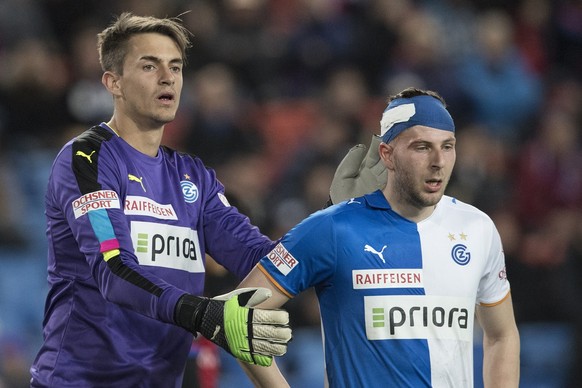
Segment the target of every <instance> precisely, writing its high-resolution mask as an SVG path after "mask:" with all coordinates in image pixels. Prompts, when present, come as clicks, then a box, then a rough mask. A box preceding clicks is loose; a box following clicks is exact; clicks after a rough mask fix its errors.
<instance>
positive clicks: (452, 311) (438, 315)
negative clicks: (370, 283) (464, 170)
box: [364, 295, 475, 342]
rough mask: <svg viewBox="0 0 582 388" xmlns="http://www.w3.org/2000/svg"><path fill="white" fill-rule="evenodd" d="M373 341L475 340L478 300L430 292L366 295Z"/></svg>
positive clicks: (367, 317) (367, 313) (365, 306)
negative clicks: (474, 324)
mask: <svg viewBox="0 0 582 388" xmlns="http://www.w3.org/2000/svg"><path fill="white" fill-rule="evenodd" d="M364 309H365V316H366V318H365V320H366V336H367V337H368V339H369V340H390V339H454V340H460V341H467V342H469V341H472V338H473V314H474V309H475V304H474V301H471V299H470V298H462V297H448V296H447V297H445V296H430V295H398V296H366V297H364Z"/></svg>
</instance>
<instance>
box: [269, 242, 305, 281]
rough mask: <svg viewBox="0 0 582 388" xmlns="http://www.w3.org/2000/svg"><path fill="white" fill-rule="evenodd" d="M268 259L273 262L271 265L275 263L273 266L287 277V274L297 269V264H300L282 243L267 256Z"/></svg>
mask: <svg viewBox="0 0 582 388" xmlns="http://www.w3.org/2000/svg"><path fill="white" fill-rule="evenodd" d="M267 257H268V258H269V260H271V263H273V265H274V266H275V267H277V269H278V270H279V271H280V272H281V273H282V274H283V275H285V276H287V274H288V273H289V272H291V270H292V269H293V268H295V267H296V266H297V264H299V262H298V261H297V259H295V257H293V255H292V254H291V253H289V251H287V249H285V247H284V246H283V244H281V243H279V244H277V246H276V247H275V248H274V249H273V250H272V251H271V252H269V253H268V254H267Z"/></svg>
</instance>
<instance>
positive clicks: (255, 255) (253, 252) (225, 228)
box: [202, 167, 276, 279]
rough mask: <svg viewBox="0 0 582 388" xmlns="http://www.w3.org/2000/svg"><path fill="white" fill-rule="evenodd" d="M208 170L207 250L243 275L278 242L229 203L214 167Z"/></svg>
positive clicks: (234, 271)
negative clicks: (264, 233) (272, 239)
mask: <svg viewBox="0 0 582 388" xmlns="http://www.w3.org/2000/svg"><path fill="white" fill-rule="evenodd" d="M202 168H204V167H202ZM204 169H205V168H204ZM205 170H206V182H207V184H206V185H205V187H208V191H207V193H206V198H207V200H206V203H205V206H204V224H203V225H204V239H205V245H206V251H207V253H208V254H209V255H210V256H211V257H212V258H213V259H214V260H215V261H216V262H217V263H219V264H221V265H222V266H224V267H225V268H226V269H228V270H229V271H230V272H231V273H233V274H235V275H236V276H237V277H238V278H239V279H242V278H244V277H245V276H246V275H247V274H248V273H249V272H250V271H251V269H253V267H254V266H255V265H256V264H257V263H258V262H259V260H260V259H261V257H263V256H264V255H266V253H267V252H269V251H270V250H271V249H273V247H274V246H275V244H276V242H273V241H271V239H269V238H268V237H267V236H265V235H263V234H262V233H261V232H260V230H259V228H257V227H256V226H254V225H253V224H251V222H250V220H249V218H248V217H247V216H245V215H244V214H242V213H240V212H239V211H238V209H237V208H236V207H233V206H231V205H230V203H229V202H228V199H227V198H226V196H225V194H224V186H223V185H222V183H220V181H219V180H218V179H217V178H216V175H215V173H214V171H213V170H212V169H205Z"/></svg>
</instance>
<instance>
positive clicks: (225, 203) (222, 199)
mask: <svg viewBox="0 0 582 388" xmlns="http://www.w3.org/2000/svg"><path fill="white" fill-rule="evenodd" d="M218 198H219V199H220V202H222V203H223V204H224V206H226V207H230V202H228V199H226V196H225V195H224V194H222V193H218Z"/></svg>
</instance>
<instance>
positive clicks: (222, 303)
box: [175, 288, 292, 366]
mask: <svg viewBox="0 0 582 388" xmlns="http://www.w3.org/2000/svg"><path fill="white" fill-rule="evenodd" d="M270 297H271V291H270V290H268V289H266V288H239V289H236V290H234V291H232V292H229V293H228V294H225V295H220V296H217V297H214V298H212V299H210V298H203V297H197V296H194V295H189V294H186V295H183V296H182V297H181V298H180V300H179V301H178V303H177V305H176V310H175V321H176V324H177V325H179V326H181V327H183V328H185V329H186V330H188V331H190V332H192V333H194V334H196V332H199V333H200V334H202V335H203V336H204V337H206V338H208V339H209V340H210V341H212V342H214V343H215V344H217V345H218V346H220V347H221V348H223V349H225V350H226V351H228V352H229V353H230V354H232V355H233V356H235V357H236V358H238V359H239V360H242V361H244V362H247V363H249V364H257V365H261V366H269V365H271V363H272V361H273V356H282V355H283V354H285V353H286V352H287V343H288V342H289V341H290V340H291V338H292V335H291V328H290V327H289V313H287V311H284V310H280V309H276V310H266V309H257V308H252V306H256V305H257V304H259V303H261V302H263V301H265V300H266V299H268V298H270Z"/></svg>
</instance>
